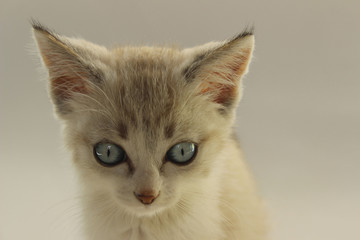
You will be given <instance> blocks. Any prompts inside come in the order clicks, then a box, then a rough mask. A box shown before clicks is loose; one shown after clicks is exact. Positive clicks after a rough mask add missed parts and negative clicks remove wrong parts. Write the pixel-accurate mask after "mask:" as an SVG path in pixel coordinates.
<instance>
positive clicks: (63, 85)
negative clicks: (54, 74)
mask: <svg viewBox="0 0 360 240" xmlns="http://www.w3.org/2000/svg"><path fill="white" fill-rule="evenodd" d="M83 74H84V75H85V73H83ZM51 91H52V92H53V94H54V95H55V96H56V98H59V99H62V100H67V99H70V98H71V96H72V94H73V93H88V89H87V86H86V83H85V81H84V80H83V79H82V78H81V75H80V76H76V77H70V76H62V77H58V78H55V79H52V80H51Z"/></svg>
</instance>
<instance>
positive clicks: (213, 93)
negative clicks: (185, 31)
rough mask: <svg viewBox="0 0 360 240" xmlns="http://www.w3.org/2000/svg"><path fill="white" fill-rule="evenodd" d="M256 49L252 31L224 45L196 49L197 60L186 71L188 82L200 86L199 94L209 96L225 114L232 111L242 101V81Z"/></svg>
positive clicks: (195, 58)
mask: <svg viewBox="0 0 360 240" xmlns="http://www.w3.org/2000/svg"><path fill="white" fill-rule="evenodd" d="M253 49H254V36H253V33H252V32H251V31H245V32H243V33H241V34H239V35H238V36H236V37H235V38H233V39H231V40H229V41H226V42H223V43H209V44H206V45H204V46H202V47H198V48H197V49H193V55H195V56H194V59H193V61H192V63H191V64H190V65H188V67H187V68H185V71H184V74H185V78H186V80H187V81H189V82H194V81H195V82H197V83H198V84H197V86H198V87H197V88H198V89H197V92H198V94H206V95H209V96H210V99H211V100H212V101H213V102H215V103H218V104H221V105H222V110H226V109H228V108H231V107H232V106H234V105H235V104H236V103H237V102H238V100H239V98H240V90H241V87H240V85H241V78H242V77H243V76H244V75H245V74H246V73H247V71H248V66H249V63H250V60H251V56H252V52H253ZM194 50H195V51H194ZM194 52H195V54H194Z"/></svg>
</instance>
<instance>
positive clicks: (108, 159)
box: [94, 142, 126, 167]
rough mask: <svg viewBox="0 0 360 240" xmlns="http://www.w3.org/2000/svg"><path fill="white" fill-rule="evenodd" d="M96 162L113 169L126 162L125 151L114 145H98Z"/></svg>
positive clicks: (95, 153) (95, 150) (95, 152)
mask: <svg viewBox="0 0 360 240" xmlns="http://www.w3.org/2000/svg"><path fill="white" fill-rule="evenodd" d="M94 156H95V158H96V160H97V161H98V162H99V163H100V164H101V165H104V166H106V167H112V166H115V165H117V164H120V163H122V162H124V161H125V158H126V153H125V151H124V149H122V148H121V147H120V146H118V145H116V144H113V143H101V142H100V143H97V144H95V146H94Z"/></svg>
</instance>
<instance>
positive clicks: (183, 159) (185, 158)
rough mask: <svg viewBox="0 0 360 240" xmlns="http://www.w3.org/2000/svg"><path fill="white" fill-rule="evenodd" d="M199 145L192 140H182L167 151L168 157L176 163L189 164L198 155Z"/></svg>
mask: <svg viewBox="0 0 360 240" xmlns="http://www.w3.org/2000/svg"><path fill="white" fill-rule="evenodd" d="M196 152H197V147H196V145H195V144H194V143H191V142H182V143H178V144H176V145H174V146H173V147H171V148H170V149H169V151H168V152H167V153H166V158H167V159H168V160H169V161H171V162H173V163H176V164H180V165H185V164H189V163H190V162H191V161H192V160H193V159H194V158H195V155H196Z"/></svg>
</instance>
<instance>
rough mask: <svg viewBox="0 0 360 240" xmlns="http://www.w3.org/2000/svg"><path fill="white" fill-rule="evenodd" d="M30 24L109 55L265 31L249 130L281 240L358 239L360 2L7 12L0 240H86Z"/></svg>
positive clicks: (14, 8) (1, 19)
mask: <svg viewBox="0 0 360 240" xmlns="http://www.w3.org/2000/svg"><path fill="white" fill-rule="evenodd" d="M31 17H34V18H36V19H38V20H40V21H41V22H42V23H44V24H45V25H48V26H50V27H51V28H54V29H56V31H57V32H59V33H62V34H65V35H68V36H81V37H84V38H86V39H88V40H91V41H93V42H95V43H99V44H103V45H106V46H113V45H114V44H116V43H119V44H150V45H152V44H161V45H162V44H166V43H168V44H169V43H173V42H175V43H177V44H178V45H179V46H182V47H190V46H194V45H198V44H202V43H205V42H208V41H211V40H223V39H226V38H228V37H231V36H233V35H234V34H236V33H237V32H240V31H241V30H242V29H243V28H244V27H246V26H247V25H255V27H256V51H255V57H254V61H253V63H252V65H251V68H250V73H249V75H248V76H247V78H246V81H245V96H244V98H243V101H242V103H241V105H240V107H239V114H238V116H239V117H238V122H237V123H238V124H237V125H238V127H237V129H238V132H239V135H240V136H241V141H242V145H243V148H244V151H245V153H246V156H247V160H248V162H249V164H250V165H251V167H252V169H253V171H254V174H255V176H256V178H257V180H258V183H259V187H260V190H261V192H262V195H263V196H264V198H265V199H266V200H267V202H268V206H269V211H270V212H271V221H272V225H273V239H279V240H289V239H291V240H304V239H306V240H321V239H324V240H325V239H326V240H339V239H360V233H359V227H360V207H359V203H360V191H359V190H360V188H359V183H360V176H359V168H360V164H359V160H360V146H359V143H360V128H359V122H360V112H359V103H360V96H359V92H360V78H359V76H360V74H359V71H360V70H359V69H360V64H359V63H360V47H359V44H360V32H359V23H360V1H358V0H344V1H331V0H303V1H286V0H276V1H258V0H253V1H205V0H201V1H189V0H186V1H176V2H173V1H160V0H157V1H143V2H141V1H110V0H109V1H85V0H78V1H75V0H72V1H70V0H62V1H56V2H55V1H54V2H52V1H45V0H43V1H41V0H32V1H25V0H24V1H19V0H1V1H0V239H1V240H13V239H31V240H32V239H37V240H42V239H56V240H57V239H59V240H60V239H61V240H64V239H81V238H80V237H79V236H78V230H79V216H80V210H79V208H78V207H77V206H76V199H77V197H76V196H77V193H76V184H75V182H76V177H74V175H73V173H72V171H71V169H72V167H71V162H70V161H69V159H68V156H67V154H66V151H65V150H64V149H63V147H62V141H61V134H60V126H59V124H58V122H56V121H55V120H54V118H53V113H52V106H51V104H50V102H49V100H48V97H47V92H46V87H45V85H46V84H45V81H41V80H40V79H41V77H40V75H41V74H39V72H38V71H37V68H38V67H39V64H38V61H37V59H36V58H34V56H31V54H29V52H30V51H29V49H31V42H32V39H31V34H30V33H31V32H30V25H29V23H28V20H29V19H30V18H31Z"/></svg>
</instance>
